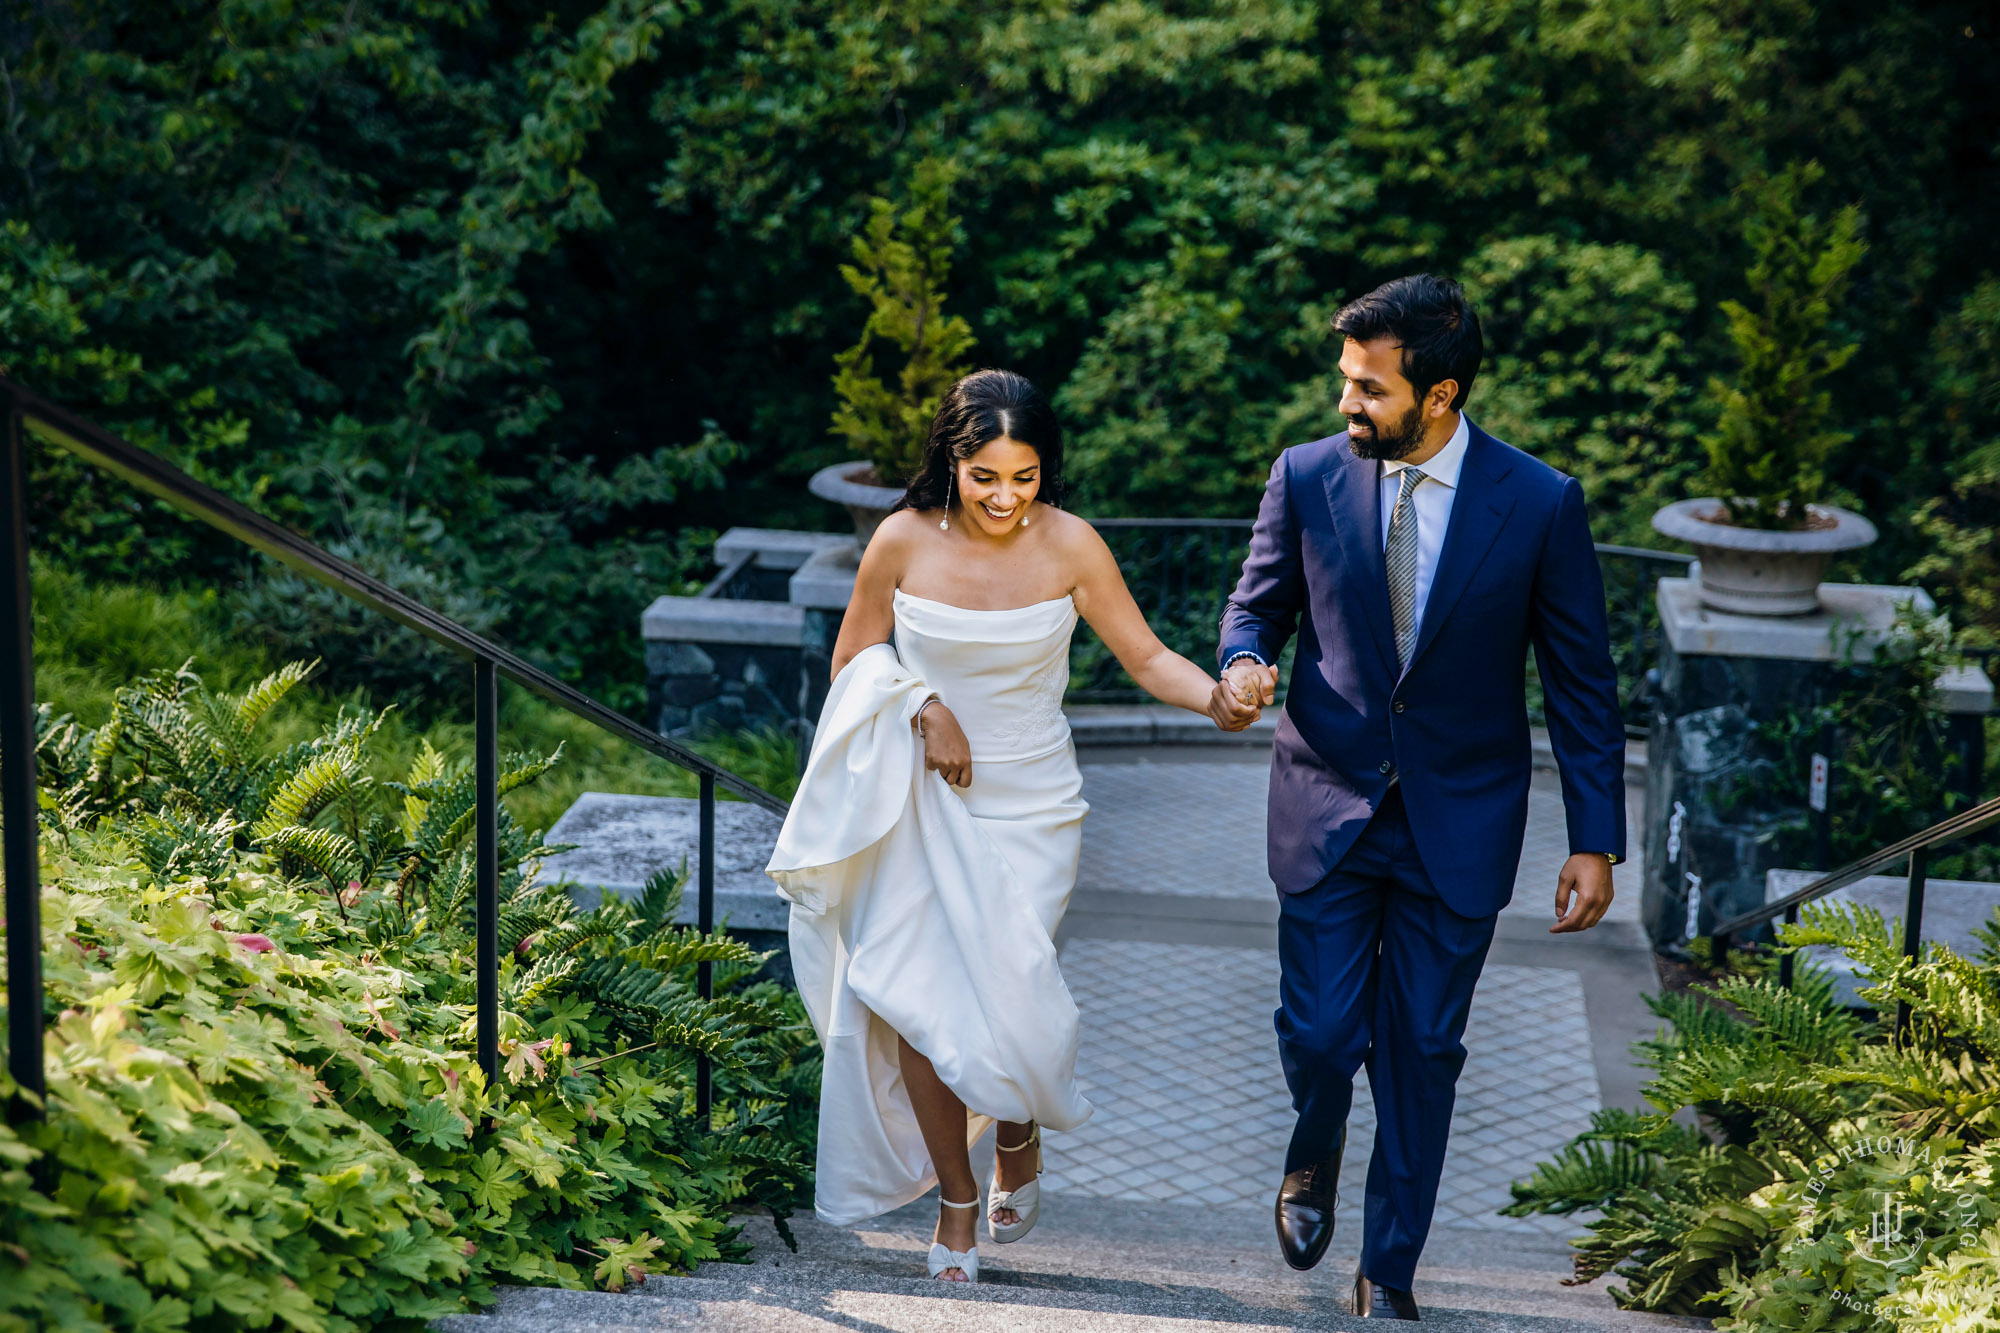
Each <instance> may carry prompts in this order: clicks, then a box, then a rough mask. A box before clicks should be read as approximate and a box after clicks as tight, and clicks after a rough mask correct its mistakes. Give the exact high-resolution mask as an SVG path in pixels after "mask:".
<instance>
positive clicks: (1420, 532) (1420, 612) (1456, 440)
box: [1222, 412, 1472, 671]
mask: <svg viewBox="0 0 2000 1333" xmlns="http://www.w3.org/2000/svg"><path fill="white" fill-rule="evenodd" d="M1471 439H1472V432H1471V430H1470V428H1469V427H1468V426H1467V425H1466V421H1465V414H1464V413H1463V412H1461V413H1459V414H1458V429H1456V430H1454V431H1453V432H1452V433H1451V438H1450V439H1449V440H1446V441H1445V445H1444V448H1442V449H1440V450H1438V451H1437V453H1436V454H1435V455H1433V456H1432V458H1431V460H1430V462H1428V463H1417V464H1414V466H1416V467H1418V468H1421V469H1422V470H1423V474H1424V479H1423V481H1421V482H1419V483H1418V485H1417V489H1416V490H1415V491H1414V492H1412V493H1411V495H1410V502H1411V503H1412V504H1414V505H1416V507H1417V623H1418V624H1419V625H1421V624H1423V623H1424V606H1425V604H1426V603H1427V602H1428V601H1429V600H1430V595H1431V580H1432V578H1434V577H1435V576H1436V574H1437V567H1438V554H1439V552H1441V551H1443V550H1444V534H1445V529H1446V528H1448V527H1450V526H1451V504H1452V501H1453V500H1455V499H1457V498H1458V474H1459V471H1460V470H1461V469H1462V468H1464V466H1465V450H1466V446H1467V445H1468V444H1469V443H1470V442H1471ZM1410 466H1413V465H1412V464H1409V463H1384V464H1382V476H1381V480H1380V481H1379V482H1378V483H1377V484H1378V485H1379V486H1380V487H1381V488H1382V546H1383V549H1384V550H1385V551H1386V550H1387V549H1388V546H1389V520H1390V518H1392V517H1393V516H1394V514H1395V510H1396V496H1397V494H1398V493H1399V492H1400V491H1401V490H1402V489H1403V469H1404V468H1406V467H1410ZM1243 657H1247V658H1249V659H1250V660H1251V661H1253V662H1259V663H1262V664H1263V665H1264V666H1269V665H1271V664H1270V663H1269V662H1265V661H1264V659H1263V658H1261V657H1259V656H1257V654H1255V653H1253V652H1250V651H1248V650H1247V649H1246V650H1245V651H1243V652H1239V653H1236V654H1235V655H1233V656H1232V657H1231V658H1230V659H1229V662H1225V663H1223V665H1222V669H1223V670H1224V671H1227V670H1228V669H1229V663H1230V662H1234V661H1236V660H1237V659H1238V658H1243Z"/></svg>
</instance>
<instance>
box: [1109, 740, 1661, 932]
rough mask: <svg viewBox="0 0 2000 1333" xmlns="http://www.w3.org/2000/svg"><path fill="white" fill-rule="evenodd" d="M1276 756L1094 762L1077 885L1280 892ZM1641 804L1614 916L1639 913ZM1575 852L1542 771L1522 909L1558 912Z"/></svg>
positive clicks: (1524, 858) (1519, 896)
mask: <svg viewBox="0 0 2000 1333" xmlns="http://www.w3.org/2000/svg"><path fill="white" fill-rule="evenodd" d="M1270 788H1271V774H1270V767H1269V764H1268V762H1266V761H1262V760H1257V761H1253V762H1245V763H1241V764H1219V763H1153V762H1139V763H1116V764H1088V763H1087V764H1086V765H1085V766H1084V770H1083V795H1084V799H1086V800H1087V801H1089V802H1090V817H1089V818H1088V819H1087V820H1086V821H1085V823H1084V830H1083V858H1082V861H1081V862H1080V864H1079V865H1078V867H1077V887H1078V888H1082V889H1117V890H1125V891H1133V892H1151V893H1175V894H1188V895H1192V896H1196V897H1211V898H1262V897H1265V896H1267V895H1269V894H1272V893H1275V892H1277V890H1276V888H1275V887H1274V886H1273V885H1272V883H1271V879H1270V876H1269V874H1268V873H1266V871H1265V862H1264V807H1265V802H1266V801H1267V799H1268V798H1269V795H1270ZM1638 805H1639V802H1638V800H1637V798H1636V794H1635V795H1634V796H1633V798H1632V799H1629V800H1628V801H1627V815H1628V817H1627V828H1628V837H1627V839H1626V841H1627V844H1628V848H1629V851H1630V854H1631V856H1632V858H1633V861H1634V862H1635V864H1633V865H1629V866H1625V867H1621V868H1620V869H1619V871H1618V896H1617V898H1616V899H1615V900H1614V901H1613V903H1612V909H1611V913H1610V917H1609V919H1611V920H1633V921H1636V920H1638V914H1639V885H1640V882H1641V874H1640V871H1639V868H1638V866H1637V865H1636V861H1637V859H1638V856H1639V852H1640V844H1641V839H1640V838H1639V837H1638V834H1637V831H1636V830H1634V829H1632V828H1631V815H1632V814H1634V813H1636V811H1637V807H1638ZM1568 856H1569V839H1568V833H1567V826H1566V822H1565V820H1564V817H1563V805H1562V789H1561V786H1560V784H1559V783H1558V781H1557V778H1556V776H1555V774H1553V773H1546V772H1537V773H1536V774H1535V777H1534V783H1533V785H1532V786H1531V787H1530V788H1529V791H1528V836H1527V840H1526V843H1525V845H1524V846H1523V847H1522V850H1521V869H1520V873H1519V875H1518V876H1517V877H1516V879H1515V881H1514V883H1515V890H1514V893H1515V897H1514V902H1513V904H1512V905H1511V907H1510V910H1511V911H1515V912H1534V913H1539V914H1544V915H1546V914H1548V913H1550V911H1551V910H1552V903H1553V899H1554V895H1555V884H1556V874H1557V872H1558V871H1560V870H1561V869H1562V863H1563V861H1564V860H1565V859H1567V857H1568Z"/></svg>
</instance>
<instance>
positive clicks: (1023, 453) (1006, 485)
mask: <svg viewBox="0 0 2000 1333" xmlns="http://www.w3.org/2000/svg"><path fill="white" fill-rule="evenodd" d="M1041 489H1042V456H1041V454H1039V453H1037V452H1036V451H1035V448H1034V446H1033V445H1027V444H1022V443H1021V442H1020V441H1019V440H1015V439H1010V438H1009V437H1007V436H1005V435H1002V436H1001V437H1000V438H999V439H997V440H991V441H988V442H987V444H986V445H985V446H983V447H982V448H981V449H980V450H979V452H978V453H976V454H974V455H973V456H972V457H970V458H965V459H960V460H959V463H958V495H959V499H960V501H961V504H960V508H961V510H962V511H963V512H964V513H965V515H966V517H968V518H970V519H971V520H972V522H973V523H974V524H975V525H976V526H977V527H978V529H979V530H980V531H981V532H983V533H985V534H986V535H987V536H989V537H1004V536H1006V535H1007V534H1008V533H1010V532H1012V531H1013V530H1014V529H1015V528H1016V527H1018V526H1020V523H1021V520H1022V519H1023V518H1025V517H1027V514H1028V507H1029V506H1030V505H1032V504H1033V503H1034V502H1035V496H1036V494H1037V493H1039V492H1040V490H1041Z"/></svg>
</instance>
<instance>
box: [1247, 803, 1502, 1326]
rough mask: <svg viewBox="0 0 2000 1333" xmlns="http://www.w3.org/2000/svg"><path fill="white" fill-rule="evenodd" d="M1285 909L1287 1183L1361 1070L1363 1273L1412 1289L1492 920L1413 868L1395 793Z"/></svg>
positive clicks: (1342, 1124) (1337, 1122)
mask: <svg viewBox="0 0 2000 1333" xmlns="http://www.w3.org/2000/svg"><path fill="white" fill-rule="evenodd" d="M1280 896H1281V900H1282V911H1281V915H1280V917H1279V923H1278V959H1279V964H1280V968H1281V976H1280V981H1279V1008H1278V1011H1277V1015H1276V1022H1277V1029H1278V1053H1279V1057H1280V1059H1281V1060H1282V1061H1283V1063H1284V1068H1285V1081H1286V1083H1287V1084H1288V1085H1289V1086H1290V1088H1291V1091H1292V1105H1293V1108H1294V1109H1295V1110H1297V1112H1298V1115H1299V1119H1298V1125H1297V1127H1296V1128H1295V1129H1294V1130H1293V1133H1292V1142H1291V1147H1290V1149H1289V1150H1288V1151H1287V1153H1286V1156H1285V1170H1286V1172H1287V1173H1290V1172H1292V1171H1296V1170H1298V1169H1299V1168H1301V1167H1304V1166H1307V1165H1309V1164H1311V1163H1313V1162H1317V1161H1323V1160H1325V1159H1326V1158H1327V1157H1329V1156H1331V1155H1332V1154H1333V1152H1334V1151H1335V1150H1336V1148H1337V1147H1338V1146H1339V1145H1340V1143H1341V1141H1342V1139H1341V1136H1342V1134H1343V1133H1344V1131H1345V1128H1346V1125H1347V1113H1348V1110H1349V1108H1350V1107H1351V1106H1352V1105H1353V1101H1354V1074H1355V1071H1356V1070H1358V1069H1361V1068H1362V1067H1363V1066H1366V1067H1367V1070H1368V1084H1369V1087H1370V1088H1371V1089H1372V1090H1373V1092H1374V1096H1375V1126H1376V1127H1375V1152H1374V1156H1373V1157H1372V1158H1371V1159H1370V1160H1369V1163H1368V1186H1367V1192H1366V1204H1365V1208H1364V1214H1363V1222H1362V1240H1361V1267H1362V1271H1363V1272H1365V1273H1366V1274H1367V1275H1368V1276H1369V1277H1370V1278H1371V1279H1373V1280H1374V1281H1376V1282H1379V1283H1382V1284H1383V1285H1384V1286H1390V1287H1398V1288H1401V1289H1403V1290H1408V1289H1409V1287H1410V1284H1411V1279H1412V1278H1413V1277H1414V1275H1415V1273H1416V1268H1417V1256H1418V1255H1419V1254H1420V1253H1422V1251H1423V1247H1424V1238H1425V1237H1426V1236H1427V1235H1428V1234H1429V1232H1430V1226H1431V1214H1432V1212H1433V1210H1434V1209H1435V1208H1436V1205H1437V1189H1438V1179H1439V1177H1440V1176H1441V1175H1442V1173H1443V1170H1444V1154H1445V1144H1446V1140H1447V1139H1448V1137H1449V1135H1450V1130H1451V1108H1452V1100H1453V1097H1454V1094H1455V1091H1456V1087H1457V1083H1458V1075H1459V1071H1460V1070H1461V1069H1463V1068H1464V1067H1465V1046H1464V1043H1463V1041H1462V1040H1461V1038H1463V1037H1464V1035H1465V1019H1466V1014H1467V1013H1468V1012H1469V1011H1470V1009H1471V1007H1472V992H1473V988H1474V987H1475V986H1476V985H1477V984H1478V982H1479V973H1480V969H1481V968H1482V967H1484V966H1485V963H1486V951H1487V948H1488V946H1490V945H1491V944H1492V942H1493V927H1494V922H1495V919H1496V918H1495V917H1493V916H1485V917H1465V916H1460V915H1459V914H1458V913H1456V912H1454V911H1452V910H1451V908H1449V907H1447V906H1445V904H1444V901H1443V900H1442V899H1441V898H1440V897H1439V896H1438V892H1437V889H1436V887H1435V886H1434V885H1433V884H1432V883H1431V879H1430V876H1429V875H1428V874H1426V873H1425V871H1424V865H1423V861H1422V860H1421V859H1420V858H1419V857H1418V855H1417V844H1416V840H1415V838H1414V837H1413V836H1412V835H1411V832H1410V821H1409V816H1408V815H1407V814H1406V813H1405V812H1404V809H1403V794H1402V787H1401V786H1400V784H1399V785H1396V786H1392V787H1390V788H1389V790H1388V792H1387V794H1386V795H1385V796H1384V797H1383V800H1382V803H1381V805H1380V806H1379V807H1378V808H1377V809H1376V811H1375V814H1374V816H1373V817H1372V818H1371V819H1370V820H1369V822H1368V825H1367V827H1366V828H1365V829H1364V830H1363V831H1362V833H1361V835H1360V837H1359V838H1357V839H1356V840H1355V842H1354V844H1353V846H1351V847H1350V848H1349V849H1348V851H1347V852H1346V854H1345V855H1344V856H1342V858H1341V860H1340V862H1339V864H1337V865H1336V866H1335V867H1334V868H1333V870H1332V871H1330V872H1329V873H1328V874H1327V876H1326V878H1324V879H1322V880H1321V881H1320V882H1319V883H1318V884H1316V885H1315V886H1313V887H1312V888H1310V889H1307V890H1306V891H1305V892H1303V893H1289V894H1283V895H1280Z"/></svg>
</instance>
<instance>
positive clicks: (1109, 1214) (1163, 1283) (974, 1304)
mask: <svg viewBox="0 0 2000 1333" xmlns="http://www.w3.org/2000/svg"><path fill="white" fill-rule="evenodd" d="M934 1208H935V1205H934V1204H930V1205H928V1206H927V1205H926V1204H924V1203H919V1204H916V1205H913V1206H912V1207H911V1208H907V1209H902V1210H900V1211H899V1212H897V1213H892V1214H890V1215H889V1216H888V1217H887V1218H884V1219H881V1220H879V1221H878V1222H876V1223H872V1224H870V1225H869V1226H868V1227H866V1228H862V1229H857V1230H852V1231H849V1230H843V1229H837V1228H833V1227H827V1226H823V1225H821V1224H819V1223H817V1222H815V1221H813V1220H811V1219H797V1220H795V1224H794V1229H795V1231H796V1232H797V1234H798V1238H799V1242H800V1245H799V1252H798V1253H797V1254H794V1253H792V1252H791V1251H790V1250H788V1249H786V1248H785V1246H784V1245H783V1243H782V1242H780V1241H779V1240H778V1239H777V1236H776V1233H775V1232H774V1231H773V1230H772V1228H771V1225H770V1223H769V1222H768V1221H766V1220H763V1219H752V1220H751V1221H750V1222H749V1224H748V1227H747V1230H746V1238H747V1239H749V1240H751V1241H752V1242H753V1243H754V1244H755V1246H756V1251H755V1255H754V1262H752V1263H750V1264H709V1265H705V1266H704V1267H703V1268H702V1269H701V1270H700V1271H699V1272H698V1273H696V1274H694V1275H693V1276H689V1277H668V1278H654V1279H652V1280H650V1281H648V1282H646V1283H645V1284H643V1285H642V1286H640V1287H639V1288H637V1289H636V1290H635V1291H633V1292H630V1293H624V1294H615V1295H614V1294H610V1293H602V1292H560V1291H549V1290H545V1289H523V1288H511V1289H508V1290H506V1291H504V1292H503V1293H502V1295H501V1299H500V1301H499V1302H498V1303H497V1304H496V1305H495V1306H494V1307H493V1308H492V1309H491V1310H490V1311H489V1312H487V1313H484V1314H481V1315H476V1316H461V1317H458V1318H455V1319H449V1320H444V1321H441V1322H440V1323H439V1324H437V1325H436V1327H437V1328H438V1329H439V1330H441V1333H567V1331H568V1330H579V1331H581V1330H586V1329H588V1330H590V1331H591V1333H620V1331H621V1330H625V1329H634V1330H637V1329H649V1330H657V1329H701V1330H714V1331H715V1333H734V1331H735V1330H739V1329H740V1330H746V1331H748V1330H756V1331H757V1333H792V1331H793V1330H799V1331H801V1333H803V1331H804V1330H825V1329H832V1328H846V1329H855V1328H864V1329H874V1330H884V1331H887V1330H894V1331H895V1333H904V1331H905V1330H907V1331H908V1333H927V1331H928V1330H940V1331H941V1333H949V1331H951V1330H957V1329H961V1328H962V1329H967V1330H972V1329H980V1330H985V1329H1006V1330H1022V1331H1023V1333H1042V1331H1043V1330H1047V1333H1057V1330H1064V1331H1067V1330H1079V1331H1085V1333H1140V1331H1141V1330H1147V1329H1162V1330H1172V1331H1173V1333H1199V1331H1206V1330H1218V1331H1219V1330H1224V1329H1228V1330H1233V1331H1234V1333H1262V1331H1263V1330H1276V1329H1298V1330H1321V1329H1347V1328H1349V1327H1350V1326H1354V1325H1357V1324H1358V1323H1359V1321H1357V1320H1355V1319H1353V1318H1352V1317H1351V1316H1349V1315H1347V1314H1346V1313H1344V1312H1345V1311H1346V1309H1347V1298H1348V1291H1349V1286H1350V1283H1351V1282H1352V1279H1353V1274H1354V1263H1355V1260H1354V1255H1353V1252H1352V1250H1351V1248H1347V1249H1345V1250H1344V1249H1343V1247H1342V1246H1341V1245H1340V1243H1339V1240H1338V1239H1337V1240H1336V1244H1335V1248H1334V1250H1333V1251H1332V1252H1330V1253H1329V1254H1328V1256H1327V1258H1326V1260H1325V1262H1324V1263H1322V1264H1321V1265H1320V1267H1319V1268H1317V1269H1316V1270H1314V1271H1313V1272H1311V1273H1296V1272H1293V1271H1292V1270H1291V1269H1289V1268H1287V1267H1286V1266H1285V1265H1284V1263H1283V1262H1282V1261H1281V1260H1280V1259H1279V1257H1278V1255H1277V1253H1276V1248H1275V1243H1274V1242H1270V1241H1269V1240H1268V1233H1269V1230H1270V1220H1269V1217H1268V1215H1267V1214H1264V1213H1262V1211H1261V1210H1252V1209H1246V1208H1229V1209H1209V1210H1204V1209H1200V1208H1197V1207H1188V1208H1176V1207H1172V1206H1163V1205H1157V1204H1129V1203H1122V1202H1116V1201H1108V1200H1102V1199H1092V1198H1086V1197H1083V1196H1070V1197H1067V1198H1059V1197H1053V1196H1052V1197H1051V1198H1050V1199H1049V1200H1048V1201H1047V1202H1046V1203H1045V1205H1044V1212H1043V1220H1042V1223H1041V1225H1040V1226H1039V1227H1038V1228H1037V1229H1036V1231H1035V1232H1034V1234H1032V1235H1031V1236H1029V1237H1028V1238H1027V1239H1026V1240H1024V1241H1021V1242H1018V1243H1016V1244H1014V1245H1009V1246H1004V1247H1002V1246H995V1245H992V1244H990V1243H989V1244H987V1245H985V1246H983V1247H982V1248H981V1251H980V1257H981V1259H982V1261H983V1262H984V1265H985V1267H984V1270H983V1272H982V1274H981V1282H980V1285H979V1286H978V1287H976V1288H968V1287H960V1286H946V1285H945V1284H941V1283H936V1282H932V1281H931V1280H930V1279H929V1278H928V1277H927V1276H926V1275H925V1273H924V1267H923V1256H924V1253H925V1251H926V1250H927V1249H928V1244H929V1242H928V1235H929V1226H930V1219H931V1218H932V1217H933V1216H935V1213H934ZM1568 1253H1569V1252H1568V1250H1567V1248H1566V1247H1564V1246H1563V1245H1561V1244H1560V1243H1559V1242H1554V1241H1551V1240H1549V1239H1547V1238H1546V1237H1542V1236H1537V1235H1533V1234H1527V1233H1510V1232H1502V1231H1473V1230H1464V1229H1456V1230H1451V1231H1440V1232H1439V1233H1436V1234H1434V1235H1433V1237H1432V1240H1431V1244H1430V1247H1429V1250H1428V1251H1427V1254H1426V1260H1425V1264H1424V1266H1423V1269H1422V1270H1421V1271H1420V1272H1419V1274H1418V1279H1417V1284H1416V1291H1417V1298H1418V1300H1419V1302H1420V1303H1421V1304H1422V1305H1423V1308H1424V1313H1425V1320H1426V1322H1429V1323H1434V1324H1438V1325H1441V1326H1443V1327H1445V1328H1448V1329H1457V1330H1463V1333H1653V1331H1655V1330H1665V1329H1674V1328H1684V1327H1706V1323H1705V1321H1700V1320H1682V1319H1671V1318H1666V1317H1663V1316H1655V1315H1642V1314H1633V1313H1629V1312H1626V1311H1621V1310H1619V1309H1617V1308H1616V1307H1615V1306H1614V1305H1613V1304H1612V1302H1611V1300H1610V1298H1609V1297H1608V1296H1607V1295H1606V1294H1605V1293H1604V1292H1603V1290H1602V1289H1601V1288H1602V1284H1598V1286H1597V1287H1593V1288H1566V1287H1564V1286H1562V1285H1561V1279H1562V1278H1563V1277H1564V1276H1565V1275H1566V1274H1567V1272H1568V1270H1569V1260H1568Z"/></svg>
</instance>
